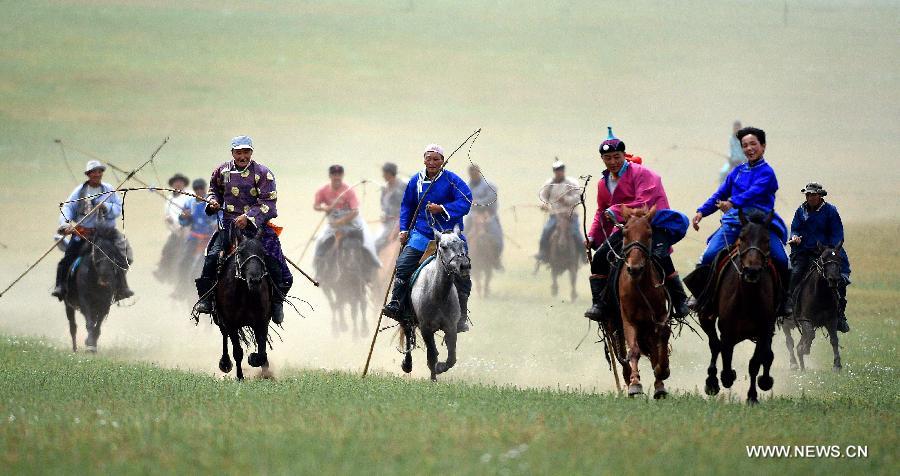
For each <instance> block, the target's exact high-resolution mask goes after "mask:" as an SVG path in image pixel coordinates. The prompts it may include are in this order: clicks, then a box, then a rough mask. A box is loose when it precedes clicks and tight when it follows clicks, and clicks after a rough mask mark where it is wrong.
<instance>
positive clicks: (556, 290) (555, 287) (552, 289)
mask: <svg viewBox="0 0 900 476" xmlns="http://www.w3.org/2000/svg"><path fill="white" fill-rule="evenodd" d="M550 276H553V283H552V284H551V285H550V294H552V295H553V297H556V295H557V294H559V284H557V282H556V279H557V278H556V272H555V271H553V270H552V269H551V270H550Z"/></svg>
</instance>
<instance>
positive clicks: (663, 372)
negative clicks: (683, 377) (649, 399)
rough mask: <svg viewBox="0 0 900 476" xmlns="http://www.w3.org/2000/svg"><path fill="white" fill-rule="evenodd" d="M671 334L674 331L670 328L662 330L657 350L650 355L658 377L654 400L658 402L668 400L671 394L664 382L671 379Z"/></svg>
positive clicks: (655, 384)
mask: <svg viewBox="0 0 900 476" xmlns="http://www.w3.org/2000/svg"><path fill="white" fill-rule="evenodd" d="M671 332H672V331H671V330H670V329H669V327H668V326H666V327H662V328H660V330H659V333H658V339H657V342H656V348H655V349H653V352H651V353H650V362H651V363H652V364H653V375H654V376H655V377H656V381H655V382H654V383H653V388H654V392H653V398H655V399H657V400H658V399H660V398H666V396H667V395H668V394H669V392H668V390H666V384H665V383H664V380H666V379H667V378H669V374H670V369H669V336H670V335H671ZM654 356H655V358H654Z"/></svg>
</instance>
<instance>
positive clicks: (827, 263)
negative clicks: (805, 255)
mask: <svg viewBox="0 0 900 476" xmlns="http://www.w3.org/2000/svg"><path fill="white" fill-rule="evenodd" d="M843 246H844V240H841V242H840V243H838V244H837V246H835V247H834V248H829V247H827V246H823V247H822V249H821V250H820V252H819V259H818V260H817V261H819V263H818V266H817V267H819V269H820V271H821V273H822V276H824V277H825V280H826V281H827V282H828V287H829V288H831V289H837V288H838V286H839V285H840V284H841V281H843V280H844V277H843V276H842V275H841V248H842V247H843Z"/></svg>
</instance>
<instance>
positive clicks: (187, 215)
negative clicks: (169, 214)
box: [181, 208, 191, 218]
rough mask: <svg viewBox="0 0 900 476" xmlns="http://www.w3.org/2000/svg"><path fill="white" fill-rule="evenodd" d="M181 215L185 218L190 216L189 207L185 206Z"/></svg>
mask: <svg viewBox="0 0 900 476" xmlns="http://www.w3.org/2000/svg"><path fill="white" fill-rule="evenodd" d="M181 216H183V217H185V218H190V217H191V210H190V209H189V208H185V209H184V210H182V211H181Z"/></svg>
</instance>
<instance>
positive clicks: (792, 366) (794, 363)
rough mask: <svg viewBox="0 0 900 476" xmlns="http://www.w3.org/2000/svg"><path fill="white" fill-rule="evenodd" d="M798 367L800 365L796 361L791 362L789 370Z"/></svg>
mask: <svg viewBox="0 0 900 476" xmlns="http://www.w3.org/2000/svg"><path fill="white" fill-rule="evenodd" d="M799 368H800V367H799V366H798V365H797V363H796V362H791V370H797V369H799Z"/></svg>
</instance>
